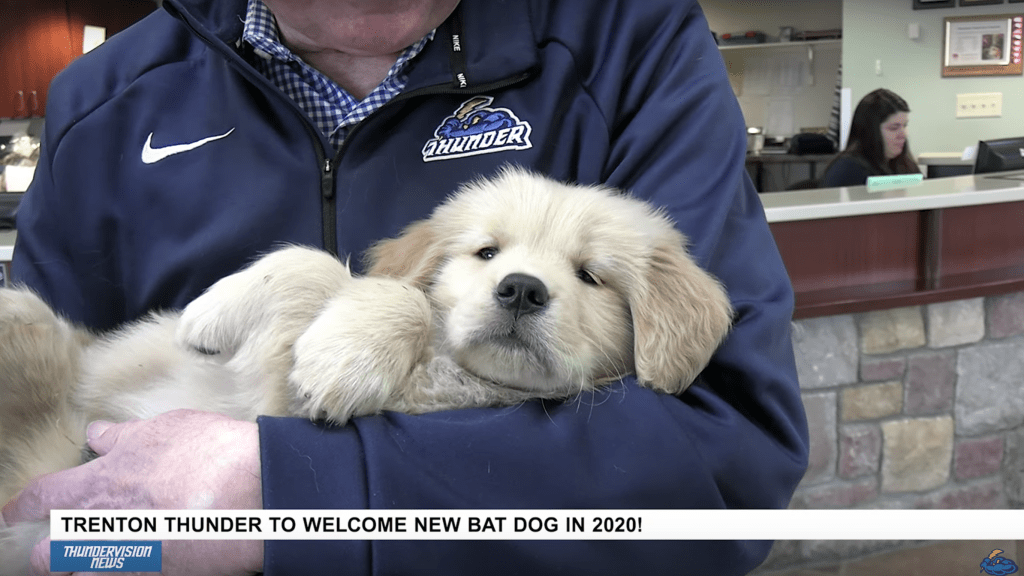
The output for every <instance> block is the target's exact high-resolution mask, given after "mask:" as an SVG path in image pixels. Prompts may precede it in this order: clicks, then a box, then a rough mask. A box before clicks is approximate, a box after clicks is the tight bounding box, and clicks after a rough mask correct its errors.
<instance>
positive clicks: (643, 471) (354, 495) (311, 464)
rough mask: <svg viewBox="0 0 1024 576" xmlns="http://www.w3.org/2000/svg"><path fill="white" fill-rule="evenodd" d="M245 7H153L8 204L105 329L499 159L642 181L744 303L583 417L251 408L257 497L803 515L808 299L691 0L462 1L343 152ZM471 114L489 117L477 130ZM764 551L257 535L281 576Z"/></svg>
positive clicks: (76, 311)
mask: <svg viewBox="0 0 1024 576" xmlns="http://www.w3.org/2000/svg"><path fill="white" fill-rule="evenodd" d="M244 6H245V0H164V2H163V10H158V11H157V12H155V13H154V14H152V15H151V16H149V17H147V18H146V19H145V20H143V21H141V22H140V23H138V24H136V25H135V26H134V27H132V28H130V29H128V30H126V31H124V32H122V33H119V34H117V35H115V36H114V37H112V38H111V39H110V40H109V41H108V42H107V43H106V44H104V45H103V46H101V47H100V48H98V49H96V50H94V51H93V52H91V53H89V54H87V55H85V56H83V57H81V58H79V59H78V60H77V61H75V62H73V63H72V64H71V66H69V67H68V68H67V69H66V70H65V71H64V72H63V73H62V74H61V75H60V76H59V77H58V78H57V79H56V80H55V81H54V84H53V87H52V89H51V91H50V94H51V96H50V101H49V102H48V104H47V112H48V116H47V120H46V128H45V134H44V138H43V145H42V153H41V159H40V163H39V166H38V169H37V172H36V177H35V180H34V182H33V183H32V186H31V189H30V190H29V192H28V194H27V195H26V198H25V200H24V203H23V205H22V208H21V210H20V212H19V215H18V230H19V235H18V242H17V246H16V249H15V255H14V263H13V273H14V275H15V276H16V277H17V279H18V280H20V281H22V282H24V283H26V284H28V285H29V286H31V287H33V288H34V289H36V290H38V291H39V292H40V293H41V294H42V295H43V296H44V297H45V298H46V299H47V300H48V301H50V302H51V303H52V304H53V305H54V306H56V307H57V308H58V309H59V310H60V311H61V312H63V313H64V314H66V315H67V316H68V317H70V318H71V319H73V320H75V321H78V322H81V323H83V324H85V325H87V326H89V327H91V328H94V329H108V328H112V327H114V326H117V325H118V324H121V323H123V322H126V321H130V320H132V319H134V318H138V317H139V316H141V315H143V314H145V313H146V312H147V311H149V310H152V309H155V308H171V307H181V306H183V305H185V304H186V303H187V302H189V301H190V300H191V299H193V298H194V297H196V296H197V295H199V294H200V293H201V292H202V291H203V290H204V289H205V288H206V287H208V286H209V285H210V284H212V283H213V282H214V281H216V280H217V279H219V278H221V277H222V276H224V275H227V274H229V273H231V272H233V271H235V270H237V269H238V268H240V267H241V266H243V265H244V264H246V263H247V262H249V261H251V260H252V259H253V258H254V257H255V256H257V255H259V254H260V253H262V252H265V251H268V250H270V249H271V248H272V247H274V246H275V245H277V244H279V243H282V242H291V243H299V244H308V245H314V246H321V247H324V248H327V249H330V250H335V251H337V252H338V253H339V254H341V255H343V256H344V255H358V254H360V253H361V252H362V251H363V250H364V249H365V248H366V247H367V246H369V245H370V244H371V243H372V242H373V241H375V240H377V239H380V238H383V237H387V236H391V235H394V234H396V233H398V232H399V231H400V230H401V229H402V228H403V227H404V226H406V225H407V224H409V223H410V222H411V221H413V220H415V219H418V218H422V217H425V216H426V215H427V214H428V213H429V212H430V211H431V209H432V208H433V207H434V206H435V205H437V204H438V203H439V202H440V201H441V200H442V199H443V198H445V196H446V195H448V194H449V193H450V192H451V191H452V190H454V189H455V188H456V186H457V185H458V184H459V183H461V182H464V181H466V180H468V179H471V178H474V177H478V176H482V175H489V174H492V173H494V172H495V171H497V170H498V169H499V167H501V166H502V165H504V164H507V163H514V164H518V165H521V166H524V167H528V168H531V169H533V170H536V171H539V172H543V173H546V174H549V175H551V176H553V177H554V178H557V179H563V180H573V181H577V182H581V183H598V182H601V183H606V184H608V185H611V186H616V187H620V188H625V189H629V190H631V191H632V192H633V193H634V194H636V195H637V196H640V197H642V198H645V199H647V200H649V201H651V202H654V203H655V204H658V205H660V206H663V207H664V208H665V209H666V210H667V211H668V213H669V214H670V215H671V216H672V217H673V218H674V219H675V220H676V222H677V223H678V226H679V228H680V229H681V230H682V231H683V232H684V233H685V234H686V235H687V236H688V237H689V238H690V239H691V240H692V246H691V248H692V251H693V253H694V255H695V257H696V258H697V260H698V261H699V262H700V263H701V264H702V265H703V266H704V267H706V268H707V269H708V270H709V271H710V272H712V273H713V274H715V275H716V276H717V277H718V278H720V279H721V280H722V281H723V282H724V283H725V285H726V286H727V288H728V291H729V295H730V297H731V300H732V303H733V305H734V306H735V308H736V311H737V315H736V322H735V327H734V329H733V330H732V332H731V335H730V336H729V338H728V340H727V341H726V342H725V343H724V345H723V346H722V347H721V349H720V350H719V352H718V353H717V354H716V355H715V357H714V359H713V361H712V362H711V364H710V366H709V367H708V368H707V369H706V370H705V371H704V373H703V374H702V376H701V377H700V378H699V379H698V381H697V382H696V383H695V384H694V385H693V386H692V387H691V388H690V389H689V390H688V391H687V392H686V393H684V394H682V395H681V396H679V397H675V396H669V395H663V394H658V393H654V392H652V391H650V390H647V389H644V388H641V387H638V386H637V385H636V382H635V380H633V379H627V380H625V381H623V382H622V383H621V385H617V386H612V387H611V389H610V390H609V391H606V392H600V393H597V394H596V396H595V397H593V398H590V397H588V398H586V399H584V401H583V402H582V404H581V403H568V404H564V405H562V404H559V403H553V402H544V403H542V402H535V403H530V404H528V405H526V406H522V407H517V408H494V409H476V410H463V411H452V412H444V413H437V414H428V415H422V416H408V415H403V414H396V413H386V414H382V415H379V416H374V417H366V418H359V419H356V420H355V421H354V422H353V423H351V424H350V425H348V426H344V427H336V428H326V427H323V426H321V425H318V424H315V423H311V422H308V421H305V420H302V419H298V418H269V417H263V418H261V419H260V420H259V426H260V433H261V457H262V462H263V497H264V505H265V507H267V508H284V509H306V508H356V509H363V508H374V509H407V508H415V509H467V508H488V509H512V508H528V509H547V508H581V509H590V508H611V509H642V508H672V509H677V508H678V509H690V508H783V507H786V506H787V504H788V502H789V499H790V496H791V494H792V492H793V490H794V488H795V487H796V485H797V483H798V481H799V480H800V478H801V476H802V474H803V472H804V470H805V467H806V461H807V444H808V442H807V431H806V423H805V417H804V412H803V406H802V403H801V400H800V394H799V388H798V384H797V377H796V370H795V367H794V360H793V352H792V345H791V340H790V319H791V314H792V306H793V296H792V291H791V287H790V285H789V281H788V278H787V276H786V272H785V270H784V268H783V264H782V261H781V259H780V258H779V254H778V251H777V249H776V247H775V244H774V242H773V239H772V237H771V234H770V233H769V229H768V226H767V224H766V222H765V218H764V212H763V210H762V207H761V204H760V202H759V200H758V197H757V194H756V193H755V191H754V189H753V186H752V184H751V182H750V180H749V178H748V176H747V174H746V171H745V169H744V155H745V150H746V139H745V133H744V128H743V125H744V123H743V118H742V116H741V112H740V110H739V107H738V105H737V102H736V98H735V97H734V95H733V93H732V90H731V88H730V86H729V82H728V79H727V76H726V73H725V69H724V66H723V63H722V59H721V56H720V55H719V52H718V49H717V47H716V46H715V42H714V40H713V38H712V35H711V33H710V31H709V29H708V24H707V22H706V20H705V18H704V16H703V13H702V11H701V10H700V8H699V6H698V5H697V3H696V2H695V1H694V0H643V1H632V0H601V1H597V0H593V1H590V0H565V1H559V0H521V1H516V2H509V1H497V0H463V2H462V5H461V7H460V8H459V10H458V12H457V14H458V15H459V18H453V19H450V20H449V21H448V22H446V23H445V24H444V25H443V26H442V27H441V28H439V30H438V34H437V36H436V37H435V39H434V40H433V41H431V42H430V43H429V44H428V45H427V47H426V48H425V49H424V51H423V52H422V53H421V54H420V55H419V56H418V57H417V58H416V59H415V60H414V63H413V64H412V67H411V69H410V71H409V83H408V85H407V87H406V89H405V91H404V92H403V93H402V94H401V95H400V96H398V97H397V98H395V99H394V100H392V101H391V102H389V103H388V104H387V105H385V106H384V107H383V108H381V109H380V110H379V111H377V112H375V113H374V114H372V115H371V116H370V117H369V118H367V119H366V120H365V121H363V122H362V123H361V124H359V125H358V126H357V127H356V128H354V129H353V130H352V131H351V133H350V135H349V137H348V138H347V140H346V141H345V144H344V146H343V148H342V149H341V150H340V151H338V152H337V153H334V151H333V150H331V148H330V147H329V145H328V143H327V141H326V140H325V138H324V137H323V136H321V135H320V134H319V133H318V132H317V131H316V130H314V128H313V127H312V124H311V122H310V121H309V119H308V118H307V117H306V116H305V115H304V114H303V113H302V112H301V111H300V110H299V109H298V107H297V106H296V105H295V104H294V103H292V102H291V101H290V100H289V99H288V98H286V97H285V96H284V94H282V93H281V92H280V91H279V90H278V89H276V88H274V87H273V86H272V85H271V84H270V83H269V82H268V81H267V80H265V79H264V78H263V77H261V76H260V75H259V74H258V73H257V72H256V71H255V70H254V69H253V68H251V67H250V66H249V65H248V64H247V63H246V61H245V60H244V59H243V58H242V57H241V56H240V55H239V52H238V43H239V38H240V37H241V33H242V21H241V18H242V17H243V15H244ZM460 21H461V23H460ZM455 34H457V35H458V36H459V40H460V50H459V51H454V50H453V44H452V42H451V37H452V36H453V35H455ZM470 114H478V115H480V116H481V118H482V119H485V120H487V121H488V122H489V123H488V124H487V126H488V128H489V129H488V130H483V131H469V132H467V131H465V130H463V129H462V128H461V124H460V122H458V120H461V119H463V118H464V117H465V116H466V115H470ZM215 137H217V138H215ZM206 139H210V140H207V141H206V142H205V143H203V144H202V145H200V146H198V147H193V146H189V147H188V148H189V149H183V148H168V147H170V146H177V145H181V144H188V143H198V142H200V141H203V140H206ZM144 151H145V152H144ZM171 152H176V153H173V154H172V153H171ZM357 260H358V258H354V259H353V262H356V261H357ZM769 547H770V543H769V542H764V541H757V542H749V541H737V542H722V541H714V542H713V541H693V542H668V541H662V542H643V541H629V540H624V541H551V542H537V541H493V542H464V541H462V542H460V541H344V542H331V541H320V542H298V541H279V542H267V543H266V547H265V558H266V560H265V562H266V564H265V570H266V574H268V575H277V574H334V573H346V574H446V575H448V576H452V575H459V574H466V575H473V576H479V575H481V574H491V575H495V574H527V575H533V574H573V573H575V574H588V575H594V574H646V575H653V574H673V575H681V574H694V575H708V574H715V575H730V574H743V573H745V572H747V571H749V570H751V569H752V568H754V567H755V566H757V565H758V564H759V563H760V562H761V561H762V560H763V558H764V557H765V555H766V554H767V552H768V550H769Z"/></svg>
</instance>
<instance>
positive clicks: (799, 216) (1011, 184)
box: [760, 171, 1024, 222]
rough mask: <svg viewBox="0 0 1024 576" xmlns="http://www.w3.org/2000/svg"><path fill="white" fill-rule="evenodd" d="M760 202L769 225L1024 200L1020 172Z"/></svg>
mask: <svg viewBox="0 0 1024 576" xmlns="http://www.w3.org/2000/svg"><path fill="white" fill-rule="evenodd" d="M1012 178H1016V179H1012ZM760 197H761V203H762V204H764V211H765V215H766V216H767V217H768V221H769V222H791V221H795V220H817V219H821V218H838V217H843V216H861V215H866V214H885V213H891V212H909V211H913V210H933V209H936V208H952V207H955V206H977V205H981V204H997V203H1000V202H1014V201H1018V200H1024V171H1016V172H1002V173H999V174H984V175H980V176H954V177H950V178H934V179H932V180H924V181H923V182H921V183H920V184H914V185H911V186H908V187H906V188H895V189H888V190H878V191H873V190H869V189H868V188H867V187H866V186H848V187H843V188H819V189H816V190H793V191H790V192H768V193H764V194H761V196H760Z"/></svg>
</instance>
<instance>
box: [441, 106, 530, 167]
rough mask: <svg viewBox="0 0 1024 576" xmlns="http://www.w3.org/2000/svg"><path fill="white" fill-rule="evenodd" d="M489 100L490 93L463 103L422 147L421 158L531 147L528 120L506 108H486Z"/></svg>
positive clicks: (460, 156)
mask: <svg viewBox="0 0 1024 576" xmlns="http://www.w3.org/2000/svg"><path fill="white" fill-rule="evenodd" d="M493 101H494V98H493V97H491V96H474V97H473V98H470V99H469V100H466V101H465V102H463V103H462V106H460V107H459V109H458V110H457V111H456V112H455V114H453V115H451V116H449V117H447V118H445V119H444V122H442V123H441V125H440V126H438V127H437V129H436V130H434V137H433V138H431V139H430V140H428V141H427V143H426V144H425V145H424V146H423V161H424V162H433V161H434V160H447V159H449V158H464V157H466V156H475V155H477V154H490V153H491V152H502V151H504V150H526V149H529V148H532V147H533V144H531V143H530V132H531V131H532V130H533V128H532V127H531V126H530V123H529V122H526V121H523V120H520V119H519V118H518V117H516V115H515V114H513V113H512V111H511V110H509V109H508V108H491V107H489V105H490V104H491V102H493Z"/></svg>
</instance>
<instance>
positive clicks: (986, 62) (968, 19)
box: [942, 0, 1024, 76]
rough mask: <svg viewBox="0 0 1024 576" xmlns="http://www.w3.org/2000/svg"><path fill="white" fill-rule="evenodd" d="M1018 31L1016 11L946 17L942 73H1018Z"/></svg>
mask: <svg viewBox="0 0 1024 576" xmlns="http://www.w3.org/2000/svg"><path fill="white" fill-rule="evenodd" d="M961 2H963V0H961ZM1022 32H1024V16H1022V15H1020V14H998V15H997V14H993V15H990V16H959V17H950V18H946V19H945V29H944V34H945V42H944V47H943V52H942V75H943V76H1019V75H1020V74H1021V70H1022V69H1024V66H1022V59H1021V56H1022V55H1021V42H1022V40H1024V38H1022Z"/></svg>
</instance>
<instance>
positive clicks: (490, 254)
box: [476, 246, 498, 260]
mask: <svg viewBox="0 0 1024 576" xmlns="http://www.w3.org/2000/svg"><path fill="white" fill-rule="evenodd" d="M497 255H498V249H497V248H495V247H494V246H487V247H485V248H481V249H480V250H478V251H477V253H476V256H477V258H479V259H481V260H490V259H491V258H494V257H495V256H497Z"/></svg>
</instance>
